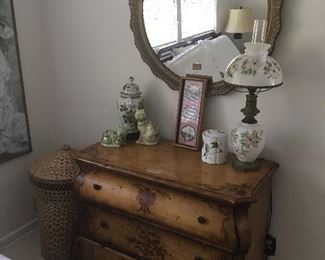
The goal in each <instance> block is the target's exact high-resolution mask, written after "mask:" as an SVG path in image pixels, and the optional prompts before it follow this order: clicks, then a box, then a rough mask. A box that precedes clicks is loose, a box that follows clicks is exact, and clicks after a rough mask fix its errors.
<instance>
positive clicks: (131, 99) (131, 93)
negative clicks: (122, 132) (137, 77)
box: [117, 77, 143, 136]
mask: <svg viewBox="0 0 325 260" xmlns="http://www.w3.org/2000/svg"><path fill="white" fill-rule="evenodd" d="M117 106H118V110H119V114H120V120H121V123H122V125H123V126H124V127H126V128H127V131H128V135H129V136H132V135H136V136H137V135H138V134H139V130H138V128H137V120H136V119H135V116H134V114H135V111H136V109H137V108H142V107H143V99H142V97H141V92H140V89H139V86H138V85H137V84H135V83H134V78H133V77H130V78H129V82H128V83H127V84H125V85H124V86H123V90H122V91H121V92H120V97H119V99H118V102H117Z"/></svg>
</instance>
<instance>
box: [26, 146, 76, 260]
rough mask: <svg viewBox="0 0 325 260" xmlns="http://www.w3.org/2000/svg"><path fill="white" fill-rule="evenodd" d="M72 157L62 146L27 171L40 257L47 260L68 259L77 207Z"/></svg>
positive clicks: (37, 161) (74, 166) (67, 148)
mask: <svg viewBox="0 0 325 260" xmlns="http://www.w3.org/2000/svg"><path fill="white" fill-rule="evenodd" d="M71 154H72V150H71V149H70V147H68V146H64V147H63V148H62V149H61V150H58V151H57V152H54V153H52V154H49V155H45V156H42V157H41V158H39V159H38V160H36V161H34V162H32V163H31V165H30V168H29V173H30V179H31V182H32V186H33V187H32V190H33V196H34V201H35V204H36V210H37V215H38V221H39V226H40V236H41V247H42V255H43V257H44V258H45V259H47V260H65V259H70V249H71V246H72V243H73V240H74V238H75V234H76V226H77V218H78V206H77V200H76V197H75V195H74V194H73V192H72V181H73V179H74V178H75V176H76V175H77V174H78V172H79V167H78V165H77V164H76V162H75V161H74V160H73V159H72V155H71Z"/></svg>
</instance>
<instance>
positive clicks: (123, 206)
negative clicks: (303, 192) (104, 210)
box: [74, 168, 237, 252]
mask: <svg viewBox="0 0 325 260" xmlns="http://www.w3.org/2000/svg"><path fill="white" fill-rule="evenodd" d="M74 189H75V190H76V191H77V193H78V194H79V197H80V198H81V199H83V200H87V201H91V202H95V203H99V204H101V205H103V206H108V207H112V208H116V209H119V210H122V211H125V212H127V213H129V214H131V215H134V216H137V217H138V218H141V219H146V220H148V221H150V222H154V223H157V224H160V225H163V226H165V227H167V228H170V229H173V230H176V231H180V232H182V233H185V234H189V235H192V236H191V237H192V238H193V236H194V237H196V238H199V239H201V240H204V241H207V242H211V244H213V245H215V246H216V247H219V248H222V249H225V250H227V251H230V252H234V251H235V250H236V248H237V239H236V230H235V221H234V213H233V209H232V208H230V207H227V206H225V205H219V204H217V203H212V202H208V201H205V200H203V199H200V198H197V197H194V196H192V195H190V194H185V193H182V192H178V191H171V190H169V189H168V188H165V187H161V186H158V185H153V184H149V183H146V182H141V181H139V180H136V179H132V178H127V177H125V176H123V175H120V174H116V173H113V172H109V171H106V170H101V169H100V168H98V169H95V168H94V169H88V170H86V171H85V170H82V173H81V174H80V175H79V176H78V177H77V179H76V180H75V182H74Z"/></svg>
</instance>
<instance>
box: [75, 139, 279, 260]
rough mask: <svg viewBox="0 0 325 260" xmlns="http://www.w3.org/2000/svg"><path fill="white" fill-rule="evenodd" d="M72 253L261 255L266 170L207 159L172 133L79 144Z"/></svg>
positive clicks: (249, 259)
mask: <svg viewBox="0 0 325 260" xmlns="http://www.w3.org/2000/svg"><path fill="white" fill-rule="evenodd" d="M77 162H78V164H79V166H80V170H81V171H80V174H79V176H78V177H77V178H76V180H75V181H74V185H73V186H74V190H75V192H76V193H77V195H78V197H79V199H80V205H81V214H80V230H79V236H78V238H77V240H76V241H75V244H74V247H73V255H74V258H75V259H87V260H91V259H94V260H101V259H111V260H114V259H154V260H156V259H157V260H159V259H179V260H184V259H185V260H187V259H189V260H191V259H193V260H208V259H210V260H228V259H229V260H231V259H246V260H261V259H263V252H264V242H265V235H266V230H267V223H268V218H269V201H270V194H271V177H272V173H273V172H274V171H275V170H276V168H277V167H278V165H277V164H276V163H273V162H270V161H266V160H262V164H261V165H262V166H261V169H260V171H257V172H239V171H235V170H233V168H232V167H231V158H230V159H229V163H228V164H225V165H220V166H215V165H207V164H204V163H203V162H201V159H200V153H199V152H193V151H189V150H184V149H182V148H177V147H175V146H173V145H172V143H171V142H169V141H162V142H161V143H160V144H159V145H157V146H151V147H150V146H141V145H135V144H130V145H128V146H125V147H123V148H119V149H107V148H104V147H101V146H100V145H98V144H96V145H93V146H91V147H88V148H86V149H84V150H81V151H80V152H78V155H77Z"/></svg>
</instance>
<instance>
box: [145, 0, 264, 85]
mask: <svg viewBox="0 0 325 260" xmlns="http://www.w3.org/2000/svg"><path fill="white" fill-rule="evenodd" d="M267 13H268V0H144V1H143V19H144V24H145V31H146V34H147V37H148V40H149V43H150V45H151V48H152V49H153V50H154V52H155V54H156V55H157V57H158V59H159V60H160V61H161V62H162V63H163V64H164V65H165V66H167V67H168V68H169V69H170V70H171V71H173V72H174V73H175V74H177V75H178V76H185V75H186V74H188V73H189V74H199V75H208V76H213V82H219V81H222V79H223V75H224V71H225V70H226V67H227V65H228V64H229V62H230V61H231V60H232V59H233V58H234V57H236V56H238V55H239V54H240V53H242V52H244V49H245V48H244V43H245V42H249V41H251V36H252V31H253V21H254V20H255V19H267Z"/></svg>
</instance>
